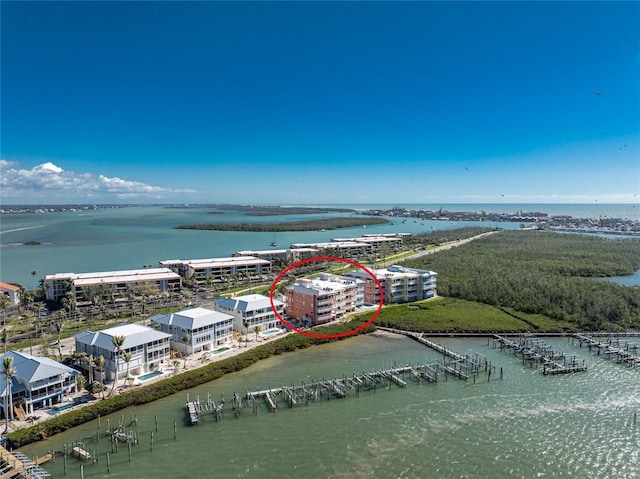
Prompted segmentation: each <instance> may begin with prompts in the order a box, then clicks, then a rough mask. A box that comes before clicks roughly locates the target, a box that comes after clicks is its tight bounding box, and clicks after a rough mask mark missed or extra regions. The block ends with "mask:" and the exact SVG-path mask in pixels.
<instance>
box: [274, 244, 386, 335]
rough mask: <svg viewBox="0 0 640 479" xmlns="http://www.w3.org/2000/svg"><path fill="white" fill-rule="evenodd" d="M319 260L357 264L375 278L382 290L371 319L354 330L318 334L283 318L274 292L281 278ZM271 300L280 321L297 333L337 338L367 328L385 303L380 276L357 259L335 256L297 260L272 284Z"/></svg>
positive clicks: (379, 288) (356, 265)
mask: <svg viewBox="0 0 640 479" xmlns="http://www.w3.org/2000/svg"><path fill="white" fill-rule="evenodd" d="M318 261H339V262H341V263H347V264H350V265H352V266H355V267H357V268H360V269H361V270H363V271H365V272H366V273H367V274H368V275H369V276H371V277H372V278H373V280H374V281H375V283H376V285H377V286H378V290H379V291H380V303H378V309H377V310H376V312H375V313H374V314H373V316H372V317H371V319H370V320H369V321H367V322H366V323H364V324H363V325H362V326H360V327H358V328H356V329H354V330H352V331H348V332H345V333H339V334H317V333H310V332H308V331H302V330H300V329H298V328H296V327H295V326H293V325H292V324H290V323H289V322H288V321H285V320H284V319H283V318H282V316H280V314H278V311H276V308H275V306H274V304H273V293H274V292H275V289H276V286H277V285H278V283H279V282H280V279H281V278H282V277H283V276H284V275H285V274H287V273H288V272H289V271H291V270H292V269H294V268H297V267H298V266H300V265H303V264H306V263H315V262H318ZM269 302H270V303H271V309H272V310H273V312H274V313H275V315H276V317H277V318H278V319H279V320H280V322H281V323H282V324H284V325H285V326H286V327H287V328H289V329H291V330H293V331H295V332H296V333H300V334H302V335H303V336H308V337H310V338H322V339H336V338H344V337H346V336H351V335H352V334H355V333H357V332H358V331H362V330H363V329H364V328H366V327H367V326H369V325H370V324H371V323H373V322H374V321H375V319H376V318H377V317H378V315H379V314H380V311H382V305H383V304H384V291H383V290H382V284H380V281H378V278H376V277H375V276H374V274H373V273H372V272H371V271H369V270H368V269H367V268H365V267H364V266H362V265H361V264H360V263H357V262H356V261H352V260H350V259H346V258H337V257H335V256H316V257H314V258H307V259H303V260H300V261H297V262H295V263H293V264H292V265H290V266H287V267H286V268H285V269H284V270H283V271H282V272H281V273H280V274H279V275H278V277H277V278H276V279H275V281H274V282H273V283H272V284H271V290H270V291H269Z"/></svg>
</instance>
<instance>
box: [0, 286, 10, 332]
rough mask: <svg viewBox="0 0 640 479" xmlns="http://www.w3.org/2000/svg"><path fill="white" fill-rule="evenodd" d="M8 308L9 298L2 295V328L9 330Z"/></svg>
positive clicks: (0, 303) (0, 306) (0, 304)
mask: <svg viewBox="0 0 640 479" xmlns="http://www.w3.org/2000/svg"><path fill="white" fill-rule="evenodd" d="M7 306H9V296H7V295H6V294H2V293H0V308H2V327H3V328H5V329H6V328H7Z"/></svg>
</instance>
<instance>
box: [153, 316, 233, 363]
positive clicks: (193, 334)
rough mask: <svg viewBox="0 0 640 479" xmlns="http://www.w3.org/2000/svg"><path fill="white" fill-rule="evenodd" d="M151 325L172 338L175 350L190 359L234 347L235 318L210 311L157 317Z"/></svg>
mask: <svg viewBox="0 0 640 479" xmlns="http://www.w3.org/2000/svg"><path fill="white" fill-rule="evenodd" d="M151 321H152V322H154V323H156V324H159V325H160V330H161V331H163V332H165V333H167V334H170V335H171V346H172V347H173V348H174V349H177V350H178V351H181V352H182V353H183V354H185V355H187V356H189V355H191V354H195V353H199V352H201V351H213V350H214V349H215V348H217V347H219V346H223V345H224V344H227V343H231V341H232V339H233V316H231V315H229V314H224V313H221V312H218V311H212V310H210V309H206V308H189V309H185V310H182V311H179V312H177V313H172V314H157V315H155V316H153V317H152V318H151Z"/></svg>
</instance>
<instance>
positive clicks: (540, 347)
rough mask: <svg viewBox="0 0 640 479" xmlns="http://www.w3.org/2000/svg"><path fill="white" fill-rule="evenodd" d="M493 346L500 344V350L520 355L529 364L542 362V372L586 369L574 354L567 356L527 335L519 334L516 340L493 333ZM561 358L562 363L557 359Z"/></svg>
mask: <svg viewBox="0 0 640 479" xmlns="http://www.w3.org/2000/svg"><path fill="white" fill-rule="evenodd" d="M493 339H494V347H497V345H499V346H500V349H501V350H503V351H504V350H508V351H511V352H512V353H513V354H514V355H519V356H521V357H522V362H523V363H528V364H530V365H532V366H533V365H534V364H538V363H539V364H542V374H544V375H547V374H568V373H576V372H581V371H586V370H587V365H586V364H585V362H584V361H582V363H579V362H578V361H577V360H576V358H575V356H573V357H570V358H567V357H566V356H565V354H564V353H563V352H562V351H558V350H556V349H553V348H552V347H551V346H549V345H547V344H545V342H544V341H542V340H541V339H538V338H534V337H531V336H529V335H521V336H520V337H519V339H518V341H512V340H511V339H509V338H506V337H504V336H501V335H499V334H494V335H493ZM560 359H561V360H562V363H561V362H559V360H560Z"/></svg>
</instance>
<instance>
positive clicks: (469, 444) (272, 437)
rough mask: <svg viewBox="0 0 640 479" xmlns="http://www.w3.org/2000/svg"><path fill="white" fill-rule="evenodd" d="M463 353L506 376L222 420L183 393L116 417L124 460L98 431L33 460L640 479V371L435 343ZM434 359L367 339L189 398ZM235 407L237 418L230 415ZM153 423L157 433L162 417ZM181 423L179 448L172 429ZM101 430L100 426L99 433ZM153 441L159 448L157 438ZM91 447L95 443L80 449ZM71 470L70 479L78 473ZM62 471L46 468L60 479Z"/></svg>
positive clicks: (562, 343) (176, 469)
mask: <svg viewBox="0 0 640 479" xmlns="http://www.w3.org/2000/svg"><path fill="white" fill-rule="evenodd" d="M436 341H438V342H440V343H442V344H446V345H447V346H449V347H450V348H452V349H454V350H456V351H458V352H461V353H476V352H477V353H480V354H482V355H485V356H486V357H487V358H488V359H489V360H490V361H491V362H492V363H493V364H494V365H495V366H496V367H497V371H499V370H500V368H502V369H503V372H504V378H503V379H499V374H495V375H492V377H491V381H490V382H488V381H487V377H486V376H479V378H478V380H477V381H475V382H474V381H473V380H469V381H466V382H465V381H462V380H459V379H455V378H449V379H448V380H447V381H445V380H444V379H442V378H441V380H440V381H439V382H438V383H437V384H429V383H426V382H423V383H420V384H418V383H416V382H414V381H413V380H412V379H409V378H407V380H408V382H409V384H408V386H407V387H406V388H399V387H398V386H395V385H394V386H393V387H391V388H390V389H384V390H377V391H376V392H373V391H367V392H362V393H361V394H360V397H356V396H355V395H351V396H348V397H347V398H346V399H331V400H329V401H322V402H319V401H317V402H311V403H310V404H309V405H308V406H306V405H303V404H301V405H297V406H295V407H294V408H292V409H289V408H288V407H286V406H285V405H284V404H282V405H281V406H280V408H279V410H278V411H277V412H275V413H269V412H267V410H266V408H262V409H260V411H259V413H258V415H257V416H255V415H253V414H252V413H251V412H250V410H247V411H245V413H244V414H243V416H242V417H240V418H239V419H234V418H233V416H232V414H230V411H227V413H228V414H227V415H226V416H225V417H224V419H223V420H222V421H221V422H218V423H216V422H215V421H214V419H213V417H212V416H205V417H204V418H203V420H202V423H201V424H200V425H198V426H187V425H186V424H185V422H184V417H185V408H184V404H185V400H186V393H180V394H177V395H176V396H174V397H171V398H166V399H163V400H161V401H158V402H156V403H154V404H150V405H147V406H143V407H137V408H131V409H128V410H125V411H123V413H122V414H121V413H118V414H115V415H113V416H112V417H110V421H112V422H116V421H118V420H119V418H120V417H124V418H125V422H128V419H129V417H131V416H133V415H135V416H137V417H138V419H139V421H138V422H139V423H138V426H137V432H138V433H139V435H140V444H139V445H138V446H135V447H133V450H132V461H131V462H129V460H128V454H127V450H126V447H123V446H122V445H121V446H120V450H119V452H117V453H111V454H110V464H111V473H110V474H107V470H106V452H108V451H110V446H109V443H108V440H107V439H106V438H105V437H104V436H103V434H101V437H102V438H101V440H100V442H95V440H92V439H90V438H89V437H90V436H92V435H96V433H97V431H98V424H97V421H93V422H92V423H91V424H88V425H86V426H83V427H80V428H76V429H75V430H73V431H70V432H68V433H65V434H62V435H59V436H55V437H53V438H51V439H49V440H47V441H44V442H41V443H38V444H36V445H32V446H30V447H28V448H25V450H24V451H25V452H26V453H28V454H29V455H35V454H43V453H44V452H45V451H46V450H47V449H51V448H55V449H60V448H61V447H62V444H63V443H64V442H69V441H72V440H77V439H78V438H80V439H81V440H85V442H86V444H87V447H88V448H92V449H97V450H98V456H99V458H100V462H99V463H98V464H90V463H85V465H84V477H87V478H90V477H136V478H164V477H167V478H168V477H184V478H188V477H219V478H261V479H262V478H267V479H268V478H273V479H277V478H278V479H280V478H330V479H338V478H421V479H425V478H438V479H453V478H478V479H480V478H485V479H486V478H495V479H501V478H527V479H529V478H535V477H545V478H548V477H555V478H580V479H589V478H612V479H613V478H615V479H620V478H635V477H640V460H639V458H638V451H639V450H640V424H635V421H634V412H636V411H638V410H640V369H635V370H634V369H629V368H627V367H626V366H622V365H619V364H616V363H614V362H612V361H609V360H606V359H605V358H604V357H602V356H595V355H592V354H591V353H590V352H589V351H588V350H587V349H586V348H579V347H578V345H577V344H572V342H571V340H570V339H566V338H562V339H545V341H546V342H547V343H548V344H552V345H553V346H554V347H555V348H557V349H562V350H563V351H565V352H566V353H567V354H568V355H576V356H577V358H578V359H579V360H582V359H585V360H586V361H587V365H588V371H587V372H583V373H576V374H571V375H557V376H543V375H542V373H541V371H540V370H539V369H532V368H530V367H529V366H526V365H523V364H522V363H521V362H520V360H519V359H518V358H517V357H514V356H512V355H510V354H508V353H505V352H501V351H500V350H499V349H494V348H493V343H492V341H488V340H487V339H486V338H485V339H454V338H437V339H436ZM440 359H441V357H440V355H439V354H437V353H435V352H433V351H432V350H430V349H428V348H426V347H425V346H423V345H421V344H419V343H416V342H414V341H412V340H410V339H406V338H401V337H385V336H381V335H372V336H368V337H358V338H353V339H348V340H345V341H341V342H338V343H335V344H330V345H325V346H321V347H314V348H311V349H307V350H304V351H298V352H294V353H288V354H285V355H281V356H276V357H274V358H271V359H268V360H265V361H262V362H260V363H259V364H257V365H254V366H252V367H250V368H248V369H246V370H243V371H241V372H239V373H235V374H232V375H228V376H226V377H223V378H221V379H219V380H217V381H214V382H211V383H209V384H206V385H204V386H202V387H199V388H197V389H195V390H192V391H190V392H189V393H190V395H191V397H193V396H194V395H195V394H200V396H201V397H202V398H205V397H206V395H207V394H208V393H210V394H211V395H212V396H213V397H214V398H215V399H219V398H220V396H221V395H224V397H225V398H227V399H228V398H230V397H231V396H232V394H233V393H234V392H238V393H244V392H245V391H246V390H247V389H252V390H255V389H256V388H265V387H277V386H279V385H282V384H291V383H294V384H300V383H301V382H303V381H304V382H310V381H311V380H312V379H323V378H332V377H341V376H342V375H343V374H347V375H350V374H352V373H354V372H355V373H361V372H363V371H370V370H372V369H374V368H375V369H377V368H382V367H387V366H392V365H393V364H394V363H397V364H402V363H414V364H416V363H421V362H433V361H436V360H440ZM228 409H230V408H228ZM156 416H157V417H158V431H157V432H155V425H154V418H155V417H156ZM174 421H175V422H176V424H177V439H175V440H174V437H173V424H174ZM105 422H106V420H105V418H102V420H101V426H100V427H101V431H102V433H103V432H104V427H105ZM152 431H153V432H154V444H153V450H152V451H151V450H150V449H151V448H150V436H151V432H152ZM85 438H86V439H85ZM81 464H82V463H81V462H80V461H79V460H78V459H75V458H68V460H67V467H68V476H69V477H80V465H81ZM63 467H64V466H63V461H62V459H61V458H58V459H57V461H56V463H55V464H49V465H47V466H46V468H47V469H48V470H49V471H50V472H51V473H52V474H53V475H54V477H63Z"/></svg>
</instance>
